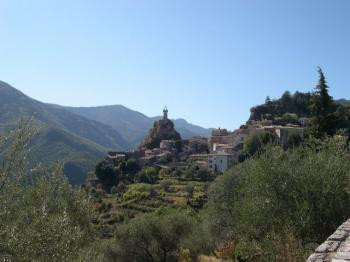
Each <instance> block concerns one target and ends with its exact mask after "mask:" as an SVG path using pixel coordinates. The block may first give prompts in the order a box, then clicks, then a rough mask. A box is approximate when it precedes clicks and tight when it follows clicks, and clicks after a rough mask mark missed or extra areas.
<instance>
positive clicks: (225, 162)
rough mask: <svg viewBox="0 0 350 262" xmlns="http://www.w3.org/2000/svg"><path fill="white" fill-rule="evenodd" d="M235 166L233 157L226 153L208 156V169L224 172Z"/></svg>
mask: <svg viewBox="0 0 350 262" xmlns="http://www.w3.org/2000/svg"><path fill="white" fill-rule="evenodd" d="M232 165H233V155H231V154H227V153H224V152H216V153H213V154H208V169H209V170H214V171H218V172H224V171H226V170H227V169H228V168H230V167H231V166H232Z"/></svg>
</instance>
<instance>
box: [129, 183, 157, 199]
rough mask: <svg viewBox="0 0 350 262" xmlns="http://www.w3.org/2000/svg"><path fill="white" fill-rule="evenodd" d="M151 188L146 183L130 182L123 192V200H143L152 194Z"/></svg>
mask: <svg viewBox="0 0 350 262" xmlns="http://www.w3.org/2000/svg"><path fill="white" fill-rule="evenodd" d="M154 194H155V192H154V190H153V188H152V187H151V186H150V185H148V184H132V185H129V186H128V190H127V191H126V192H125V193H124V194H123V198H124V200H132V199H133V200H143V199H149V198H150V197H152V196H154Z"/></svg>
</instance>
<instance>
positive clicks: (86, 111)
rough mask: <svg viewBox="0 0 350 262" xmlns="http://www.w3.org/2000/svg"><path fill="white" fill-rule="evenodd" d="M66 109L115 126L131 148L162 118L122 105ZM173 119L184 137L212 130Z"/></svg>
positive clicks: (204, 133)
mask: <svg viewBox="0 0 350 262" xmlns="http://www.w3.org/2000/svg"><path fill="white" fill-rule="evenodd" d="M65 109H66V110H69V111H70V112H72V113H75V114H78V115H81V116H84V117H86V118H89V119H91V120H95V121H97V122H101V123H104V124H106V125H109V126H111V127H113V128H115V129H116V130H117V131H118V132H119V133H120V134H121V135H122V137H123V138H124V140H126V141H128V142H129V146H130V148H136V147H137V146H138V145H139V144H140V143H141V142H142V140H143V139H144V138H145V136H146V135H147V132H148V130H149V129H150V128H152V127H153V123H154V122H155V121H158V120H160V119H161V117H160V116H156V117H147V116H146V115H144V114H142V113H140V112H137V111H133V110H131V109H128V108H126V107H124V106H122V105H111V106H98V107H65ZM172 121H173V122H174V124H175V128H176V130H177V131H178V132H179V133H180V135H181V137H182V138H183V139H188V138H190V137H192V136H209V135H210V133H211V131H212V129H206V128H203V127H200V126H197V125H193V124H190V123H188V122H187V121H186V120H184V119H173V120H172Z"/></svg>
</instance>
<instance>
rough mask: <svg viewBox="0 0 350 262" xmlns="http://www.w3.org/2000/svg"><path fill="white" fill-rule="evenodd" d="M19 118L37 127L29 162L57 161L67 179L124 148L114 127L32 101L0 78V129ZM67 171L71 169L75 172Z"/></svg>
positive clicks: (8, 128)
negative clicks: (107, 154) (30, 118)
mask: <svg viewBox="0 0 350 262" xmlns="http://www.w3.org/2000/svg"><path fill="white" fill-rule="evenodd" d="M21 117H26V118H29V117H32V118H33V122H34V124H35V125H37V126H39V127H40V131H39V134H38V135H37V136H36V137H35V138H34V140H33V143H32V145H31V146H32V148H31V154H30V156H29V158H30V159H31V160H32V164H34V163H38V162H42V163H49V162H51V161H53V160H55V161H58V160H60V161H62V162H63V163H64V168H65V171H66V173H67V175H68V177H69V178H70V181H71V182H76V181H78V180H80V179H78V177H82V176H83V175H85V174H86V171H88V169H89V168H91V167H93V166H94V165H95V164H96V162H97V161H98V160H99V159H101V158H102V157H103V156H104V155H105V154H106V152H107V151H108V149H114V150H116V149H117V150H124V149H126V148H127V147H128V143H127V142H126V141H125V140H124V139H123V138H122V136H121V135H120V134H119V133H118V132H117V131H116V130H115V129H114V128H112V127H110V126H108V125H104V124H102V123H100V122H96V121H93V120H91V119H87V118H84V117H82V116H79V115H76V114H73V113H71V112H70V111H68V110H65V109H63V108H60V107H57V106H54V105H50V104H45V103H41V102H39V101H36V100H34V99H32V98H30V97H28V96H26V95H24V94H23V93H22V92H20V91H18V90H17V89H15V88H13V87H12V86H10V85H8V84H7V83H5V82H1V81H0V130H1V131H2V132H6V131H9V130H10V129H12V128H14V127H15V126H16V123H17V121H18V119H19V118H21ZM71 170H75V174H73V173H72V172H71ZM74 176H75V177H74ZM80 182H82V181H80Z"/></svg>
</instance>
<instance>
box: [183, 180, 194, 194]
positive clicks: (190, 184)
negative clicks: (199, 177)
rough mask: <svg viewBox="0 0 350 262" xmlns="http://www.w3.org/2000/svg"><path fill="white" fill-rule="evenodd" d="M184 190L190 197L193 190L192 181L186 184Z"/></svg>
mask: <svg viewBox="0 0 350 262" xmlns="http://www.w3.org/2000/svg"><path fill="white" fill-rule="evenodd" d="M185 191H186V193H187V195H188V197H192V196H193V192H194V184H193V183H188V184H186V186H185Z"/></svg>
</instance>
